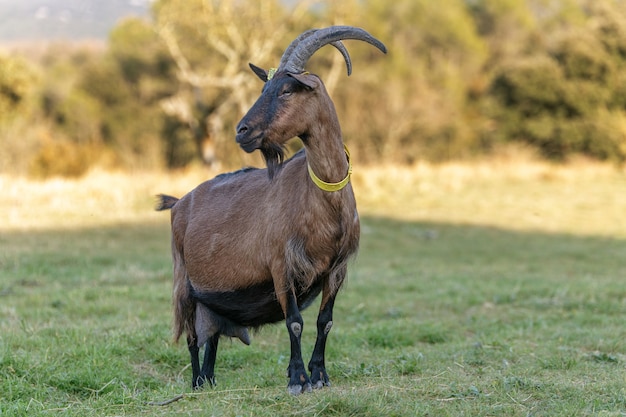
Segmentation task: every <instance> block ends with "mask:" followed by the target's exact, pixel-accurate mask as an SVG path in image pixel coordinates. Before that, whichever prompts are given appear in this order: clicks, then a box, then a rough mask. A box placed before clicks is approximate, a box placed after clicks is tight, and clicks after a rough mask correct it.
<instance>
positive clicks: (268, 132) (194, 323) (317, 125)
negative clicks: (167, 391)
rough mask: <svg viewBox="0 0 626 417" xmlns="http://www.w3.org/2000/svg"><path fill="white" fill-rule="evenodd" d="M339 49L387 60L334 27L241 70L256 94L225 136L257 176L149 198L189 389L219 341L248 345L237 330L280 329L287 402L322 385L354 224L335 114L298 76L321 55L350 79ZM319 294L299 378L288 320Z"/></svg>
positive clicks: (295, 336) (297, 322)
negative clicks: (298, 144)
mask: <svg viewBox="0 0 626 417" xmlns="http://www.w3.org/2000/svg"><path fill="white" fill-rule="evenodd" d="M342 39H356V40H362V41H365V42H368V43H370V44H372V45H374V46H375V47H377V48H378V49H380V50H381V51H382V52H383V53H386V52H387V51H386V48H385V46H384V45H383V44H382V43H381V42H380V41H378V40H377V39H375V38H373V37H372V36H371V35H370V34H369V33H367V32H366V31H364V30H363V29H359V28H354V27H349V26H334V27H329V28H324V29H319V30H309V31H307V32H304V33H303V34H301V35H300V36H299V37H298V38H296V39H295V40H294V41H293V42H292V43H291V44H290V45H289V47H288V48H287V50H286V51H285V53H284V54H283V56H282V58H281V61H280V64H279V66H278V68H277V69H272V70H270V71H269V72H266V71H265V70H263V69H261V68H259V67H257V66H255V65H253V64H250V68H251V69H252V70H253V72H254V73H255V74H256V75H257V76H258V77H259V78H261V80H263V81H264V82H265V84H264V87H263V90H262V92H261V95H260V97H259V98H258V99H257V101H256V102H255V104H254V105H253V106H252V107H251V108H250V110H249V111H248V113H247V114H246V115H245V116H244V117H243V118H242V119H241V121H240V122H239V124H238V125H237V127H236V141H237V143H238V144H239V145H240V147H241V148H242V149H243V150H244V151H245V152H248V153H251V152H253V151H255V150H260V151H261V153H262V154H263V156H264V158H265V161H266V164H267V169H256V168H246V169H243V170H240V171H236V172H233V173H228V174H221V175H219V176H217V177H215V178H214V179H212V180H210V181H206V182H204V183H202V184H200V185H199V186H198V187H197V188H195V189H194V190H193V191H191V192H190V193H188V194H187V195H185V196H184V197H182V198H181V199H180V200H179V199H177V198H175V197H170V196H167V195H160V196H159V199H160V201H159V203H158V206H157V210H165V209H171V222H172V257H173V264H174V288H173V303H174V338H175V340H178V339H179V338H180V336H181V335H182V334H183V333H186V335H187V345H188V349H189V352H190V355H191V366H192V373H193V377H192V387H193V388H199V387H200V386H202V385H203V383H204V382H206V381H208V382H209V384H211V385H214V384H215V376H214V375H215V374H214V368H215V358H216V353H217V346H218V341H219V338H220V336H230V337H237V338H239V339H240V340H241V341H242V342H243V343H245V344H249V343H250V338H249V335H248V330H247V329H248V328H258V327H260V326H262V325H264V324H268V323H275V322H279V321H282V320H285V321H286V325H287V331H288V333H289V338H290V342H291V357H290V360H289V366H288V369H287V372H288V378H289V384H288V391H289V393H291V394H294V395H297V394H300V393H301V392H308V391H311V389H312V388H322V387H324V386H328V385H330V382H329V378H328V374H327V372H326V367H325V347H326V338H327V335H328V332H329V331H330V329H331V327H332V324H333V306H334V303H335V297H336V295H337V292H338V290H339V288H340V287H341V285H342V283H343V281H344V279H345V276H346V271H347V262H348V259H349V258H350V257H351V256H352V255H354V254H355V253H356V251H357V248H358V243H359V230H360V229H359V216H358V213H357V210H356V202H355V198H354V194H353V191H352V186H351V184H350V182H349V181H350V174H351V170H352V168H351V163H350V160H349V154H348V153H347V148H345V147H344V145H343V140H342V136H341V129H340V126H339V121H338V118H337V114H336V111H335V107H334V105H333V102H332V101H331V99H330V97H329V96H328V93H327V92H326V89H325V87H324V84H323V83H322V81H321V79H320V78H319V77H317V76H316V75H313V74H309V73H308V72H305V71H304V65H305V64H306V63H307V61H308V59H309V58H310V57H311V56H312V55H313V53H315V51H317V50H318V49H319V48H321V47H322V46H324V45H327V44H331V45H332V46H334V47H336V48H337V49H338V50H339V51H340V52H341V53H342V55H343V56H344V59H345V61H346V66H347V68H348V75H350V72H351V61H350V56H349V55H348V52H347V50H346V49H345V47H344V45H343V44H342V43H341V40H342ZM294 137H299V138H300V139H301V140H302V143H303V145H304V149H303V150H301V151H299V152H298V153H296V154H295V155H294V156H293V157H292V158H290V159H288V160H286V161H285V160H284V146H285V144H286V142H287V141H289V140H290V139H291V138H294ZM346 173H347V174H346ZM321 178H323V179H324V180H322V179H321ZM324 181H330V182H324ZM320 293H321V294H322V300H321V305H320V310H319V316H318V319H317V339H316V342H315V347H314V349H313V353H312V356H311V360H310V362H309V364H308V369H309V371H310V373H311V374H310V375H311V376H310V377H309V375H308V374H307V372H306V370H305V368H304V362H303V360H302V353H301V349H300V340H301V334H302V329H303V320H302V316H301V314H300V311H301V310H302V309H304V308H306V307H307V306H309V305H310V304H311V303H312V302H313V300H314V299H315V298H316V297H317V296H318V295H319V294H320ZM204 345H206V346H205V351H204V360H203V364H202V368H200V361H199V350H200V348H201V347H202V346H204Z"/></svg>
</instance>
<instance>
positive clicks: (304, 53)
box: [278, 26, 387, 75]
mask: <svg viewBox="0 0 626 417" xmlns="http://www.w3.org/2000/svg"><path fill="white" fill-rule="evenodd" d="M342 39H356V40H360V41H364V42H367V43H369V44H371V45H374V46H375V47H376V48H378V49H380V50H381V51H382V52H383V53H387V48H386V47H385V45H383V43H382V42H380V41H379V40H378V39H376V38H374V37H373V36H372V35H370V34H369V33H367V32H366V31H365V30H363V29H360V28H356V27H352V26H331V27H328V28H324V29H312V30H308V31H306V32H304V33H302V34H301V35H300V36H298V37H297V38H296V39H295V40H294V41H293V42H291V44H290V45H289V47H288V48H287V49H286V50H285V53H284V54H283V56H282V58H281V59H280V65H279V67H278V71H281V70H283V71H286V72H290V73H293V74H300V73H302V72H304V66H305V65H306V63H307V61H308V60H309V58H311V56H313V54H314V53H315V52H316V51H317V50H318V49H320V48H321V47H322V46H324V45H328V44H331V45H333V46H334V47H335V48H337V49H338V50H339V51H340V52H341V54H342V55H343V57H344V59H345V61H346V66H347V67H348V75H350V73H351V72H352V63H351V62H350V56H349V55H348V51H347V50H346V48H345V46H344V45H343V44H342V43H341V40H342Z"/></svg>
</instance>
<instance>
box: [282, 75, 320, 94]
mask: <svg viewBox="0 0 626 417" xmlns="http://www.w3.org/2000/svg"><path fill="white" fill-rule="evenodd" d="M289 76H290V77H292V78H295V79H296V80H298V82H300V83H302V84H304V85H306V86H307V87H309V88H310V89H312V90H314V89H316V88H317V87H318V86H319V84H320V79H319V78H317V77H316V76H315V75H312V74H309V73H308V72H303V73H302V74H289Z"/></svg>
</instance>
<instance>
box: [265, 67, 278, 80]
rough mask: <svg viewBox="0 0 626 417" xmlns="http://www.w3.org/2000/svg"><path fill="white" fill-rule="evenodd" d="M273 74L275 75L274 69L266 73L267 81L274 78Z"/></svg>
mask: <svg viewBox="0 0 626 417" xmlns="http://www.w3.org/2000/svg"><path fill="white" fill-rule="evenodd" d="M274 74H276V68H270V70H269V71H268V72H267V81H269V80H271V79H272V78H274Z"/></svg>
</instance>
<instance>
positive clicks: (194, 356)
mask: <svg viewBox="0 0 626 417" xmlns="http://www.w3.org/2000/svg"><path fill="white" fill-rule="evenodd" d="M219 340H220V334H219V333H215V334H214V335H213V336H211V337H210V338H209V340H208V341H207V342H206V344H205V346H204V360H203V361H202V368H200V347H199V346H198V344H197V340H195V339H193V340H192V339H191V338H189V337H188V338H187V346H188V347H189V355H190V356H191V373H192V379H191V387H192V388H193V389H200V388H201V387H202V385H204V383H205V382H208V383H209V384H210V385H211V386H212V387H214V386H215V358H216V356H217V344H218V342H219Z"/></svg>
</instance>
